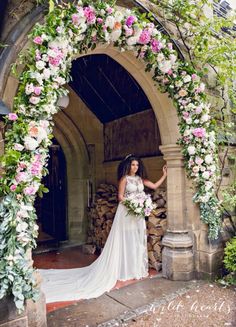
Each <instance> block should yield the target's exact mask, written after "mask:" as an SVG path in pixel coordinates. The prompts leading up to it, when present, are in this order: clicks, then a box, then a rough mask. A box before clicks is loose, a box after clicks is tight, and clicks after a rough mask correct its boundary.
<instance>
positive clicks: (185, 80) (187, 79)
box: [183, 75, 191, 83]
mask: <svg viewBox="0 0 236 327" xmlns="http://www.w3.org/2000/svg"><path fill="white" fill-rule="evenodd" d="M183 81H184V83H189V82H191V76H190V75H186V76H184V78H183Z"/></svg>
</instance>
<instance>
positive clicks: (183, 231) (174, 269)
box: [2, 16, 194, 279]
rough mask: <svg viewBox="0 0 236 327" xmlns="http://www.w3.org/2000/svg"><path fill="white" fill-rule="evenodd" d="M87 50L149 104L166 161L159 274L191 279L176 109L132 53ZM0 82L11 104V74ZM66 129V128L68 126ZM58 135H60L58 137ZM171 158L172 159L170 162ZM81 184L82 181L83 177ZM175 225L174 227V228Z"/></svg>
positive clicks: (107, 47)
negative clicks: (122, 73)
mask: <svg viewBox="0 0 236 327" xmlns="http://www.w3.org/2000/svg"><path fill="white" fill-rule="evenodd" d="M40 18H41V17H40V16H39V19H40ZM34 23H35V22H34ZM18 42H19V47H20V48H19V49H18V51H20V50H23V49H24V48H27V43H25V44H24V46H23V47H21V46H20V44H22V35H21V36H20V37H19V40H18ZM89 53H105V54H107V55H109V56H111V57H112V58H113V59H114V60H116V61H117V62H119V63H120V64H121V65H122V66H123V67H124V68H125V69H127V71H128V72H129V73H130V74H131V75H132V76H133V77H134V78H135V79H136V80H137V82H138V83H139V84H140V86H141V87H142V88H143V90H144V92H145V93H146V95H147V97H148V99H149V101H150V103H151V105H152V108H153V110H154V113H155V115H156V119H157V121H158V125H159V128H160V133H161V139H162V144H163V145H162V147H161V151H162V153H163V154H164V159H165V160H166V161H167V166H168V190H167V198H168V203H169V207H168V233H169V234H168V240H167V243H165V239H166V237H164V240H163V244H164V245H166V248H167V250H166V251H163V275H164V276H165V277H168V278H172V279H186V278H187V279H191V278H192V276H193V270H194V269H193V249H192V247H193V241H192V239H191V237H190V236H189V235H188V232H187V228H186V227H185V222H186V219H185V218H184V217H186V215H185V213H186V204H185V201H184V199H185V180H186V177H185V171H184V165H183V158H182V155H181V148H180V147H179V146H177V145H176V141H177V139H178V137H179V131H178V117H177V113H176V110H175V108H174V107H173V104H172V101H171V99H170V98H168V96H167V95H166V94H162V93H160V92H158V91H157V89H156V87H155V84H154V82H153V80H152V77H151V74H150V73H147V72H145V66H144V63H142V62H140V61H139V60H137V59H135V57H134V55H133V53H132V52H128V51H126V52H122V53H121V52H119V51H118V50H117V49H115V48H114V47H112V46H110V45H98V47H97V48H96V49H95V50H93V51H92V52H88V54H89ZM83 55H84V54H83ZM9 56H10V54H9ZM11 56H12V54H11ZM76 57H78V56H76ZM7 70H8V67H7V66H5V71H7ZM2 76H3V75H2ZM3 85H5V88H4V90H2V94H3V96H2V97H3V99H4V100H5V102H6V103H7V104H10V105H11V104H12V100H13V97H12V90H15V92H16V90H17V85H18V81H17V80H16V79H15V78H14V77H13V76H11V74H10V75H8V76H7V75H5V83H3ZM9 89H10V90H11V94H9V93H8V90H9ZM66 129H67V130H68V128H66ZM58 137H59V138H60V136H58ZM58 141H59V139H58ZM59 142H60V141H59ZM177 157H178V158H179V159H178V160H177V159H176V158H177ZM68 158H71V154H69V156H68ZM173 160H175V162H174V164H173ZM177 170H178V175H179V176H178V180H179V184H178V185H179V186H178V188H176V186H175V181H176V171H177ZM82 183H84V180H83V182H82ZM83 187H84V185H83ZM173 190H174V191H173ZM171 207H172V208H171ZM183 218H184V219H183ZM172 222H173V223H172ZM177 225H178V228H176V226H177ZM176 233H177V234H176ZM176 235H177V236H176ZM182 236H183V240H182V241H181V243H179V239H182ZM171 237H172V238H173V240H172V241H170V238H171ZM178 248H180V251H179V250H178ZM183 248H185V254H186V252H187V253H188V259H187V263H186V265H184V266H185V270H184V271H183V265H182V263H183V260H185V258H186V255H184V256H181V253H182V249H183ZM170 253H171V254H170ZM175 254H176V256H175ZM165 255H166V259H165ZM180 262H181V267H179V268H178V264H179V263H180Z"/></svg>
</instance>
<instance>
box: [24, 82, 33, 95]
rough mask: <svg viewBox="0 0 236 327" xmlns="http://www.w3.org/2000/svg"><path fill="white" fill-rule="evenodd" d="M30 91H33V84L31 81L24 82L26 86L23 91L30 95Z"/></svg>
mask: <svg viewBox="0 0 236 327" xmlns="http://www.w3.org/2000/svg"><path fill="white" fill-rule="evenodd" d="M32 92H34V85H33V84H32V83H30V84H26V86H25V93H26V94H27V95H30V94H31V93H32Z"/></svg>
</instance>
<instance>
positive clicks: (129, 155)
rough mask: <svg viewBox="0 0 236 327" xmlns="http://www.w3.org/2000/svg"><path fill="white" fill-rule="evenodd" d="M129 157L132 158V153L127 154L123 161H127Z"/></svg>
mask: <svg viewBox="0 0 236 327" xmlns="http://www.w3.org/2000/svg"><path fill="white" fill-rule="evenodd" d="M131 156H132V153H130V154H128V155H127V156H126V157H125V158H124V160H126V159H128V158H129V157H131Z"/></svg>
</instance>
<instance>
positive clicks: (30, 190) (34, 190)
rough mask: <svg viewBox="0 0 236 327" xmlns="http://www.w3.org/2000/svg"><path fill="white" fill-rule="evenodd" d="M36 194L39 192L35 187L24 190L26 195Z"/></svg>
mask: <svg viewBox="0 0 236 327" xmlns="http://www.w3.org/2000/svg"><path fill="white" fill-rule="evenodd" d="M36 192H37V189H36V187H34V186H28V187H26V188H25V189H24V194H25V195H34V194H35V193H36Z"/></svg>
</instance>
